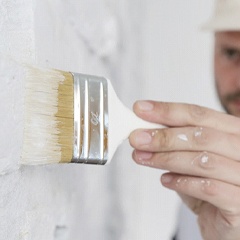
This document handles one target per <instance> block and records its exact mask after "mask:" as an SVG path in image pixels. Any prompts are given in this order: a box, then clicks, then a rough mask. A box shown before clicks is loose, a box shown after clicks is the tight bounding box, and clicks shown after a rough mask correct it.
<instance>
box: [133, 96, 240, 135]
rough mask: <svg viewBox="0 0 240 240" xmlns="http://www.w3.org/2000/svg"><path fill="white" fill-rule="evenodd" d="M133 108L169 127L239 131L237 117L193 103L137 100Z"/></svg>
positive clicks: (152, 120)
mask: <svg viewBox="0 0 240 240" xmlns="http://www.w3.org/2000/svg"><path fill="white" fill-rule="evenodd" d="M133 110H134V112H135V113H136V115H138V116H139V117H141V118H142V119H144V120H146V121H150V122H154V123H160V124H163V125H165V126H169V127H183V126H200V127H209V128H214V129H217V130H221V131H224V132H227V133H233V134H239V133H240V119H239V118H237V117H234V116H231V115H229V114H225V113H222V112H218V111H216V110H212V109H210V108H206V107H202V106H198V105H194V104H186V103H169V102H156V101H137V102H136V103H135V104H134V106H133Z"/></svg>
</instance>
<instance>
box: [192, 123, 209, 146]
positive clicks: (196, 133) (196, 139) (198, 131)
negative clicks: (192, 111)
mask: <svg viewBox="0 0 240 240" xmlns="http://www.w3.org/2000/svg"><path fill="white" fill-rule="evenodd" d="M208 142H209V135H208V132H207V131H205V129H204V128H203V127H196V128H194V130H193V134H192V143H193V144H194V145H196V146H206V145H208Z"/></svg>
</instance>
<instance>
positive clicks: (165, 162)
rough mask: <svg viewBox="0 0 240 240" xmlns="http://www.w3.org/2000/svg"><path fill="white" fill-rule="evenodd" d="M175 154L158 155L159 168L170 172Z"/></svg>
mask: <svg viewBox="0 0 240 240" xmlns="http://www.w3.org/2000/svg"><path fill="white" fill-rule="evenodd" d="M175 159H176V158H175V154H174V153H170V152H165V153H163V154H161V155H159V166H160V167H161V168H162V169H164V170H170V171H171V170H172V169H173V166H174V165H175Z"/></svg>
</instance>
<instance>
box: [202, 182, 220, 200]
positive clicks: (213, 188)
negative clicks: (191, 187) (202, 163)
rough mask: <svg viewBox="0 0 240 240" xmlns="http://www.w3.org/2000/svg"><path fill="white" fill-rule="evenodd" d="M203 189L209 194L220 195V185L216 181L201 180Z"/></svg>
mask: <svg viewBox="0 0 240 240" xmlns="http://www.w3.org/2000/svg"><path fill="white" fill-rule="evenodd" d="M201 191H202V192H203V193H204V194H205V195H207V196H216V195H218V187H217V184H216V183H215V182H213V181H212V180H209V179H202V180H201Z"/></svg>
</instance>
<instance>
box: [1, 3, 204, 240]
mask: <svg viewBox="0 0 240 240" xmlns="http://www.w3.org/2000/svg"><path fill="white" fill-rule="evenodd" d="M174 2H175V1H174ZM193 2H194V3H192V5H191V7H192V8H194V9H196V11H199V8H198V1H193ZM153 3H154V4H153ZM155 4H157V6H156V5H155ZM168 4H170V5H168ZM171 4H173V2H171V1H170V2H169V1H168V2H165V1H154V0H152V1H144V0H132V1H128V0H123V1H114V0H81V1H74V0H69V1H63V0H41V1H38V0H34V1H33V0H20V1H5V0H0V12H1V14H0V31H1V35H0V54H1V57H0V76H1V79H2V78H3V79H4V80H3V81H2V80H1V81H2V83H4V84H2V85H0V99H1V101H0V110H1V111H0V114H1V115H0V117H1V118H0V121H1V125H0V136H1V137H0V144H1V145H0V182H1V184H0V196H1V197H0V239H8V240H16V239H20V240H43V239H46V240H69V239H74V240H75V239H76V240H79V239H84V240H85V239H89V240H92V239H94V240H95V239H98V240H113V239H114V240H125V239H138V240H145V239H151V240H155V239H156V240H157V239H164V240H169V239H170V237H171V235H172V232H173V230H174V224H175V217H176V209H177V204H178V198H177V197H176V195H175V194H174V193H173V192H171V191H168V190H166V189H164V188H163V187H161V185H160V183H159V176H160V174H161V173H162V172H161V171H158V170H153V169H150V168H143V167H140V166H136V164H135V163H134V162H133V161H132V160H131V148H130V147H129V145H128V143H127V142H126V143H125V144H124V145H123V146H122V147H121V148H120V149H119V150H118V152H117V154H116V156H115V158H114V159H113V160H112V162H111V164H110V165H109V166H106V167H99V166H86V165H85V166H83V165H50V166H34V167H29V166H19V165H18V164H17V162H18V159H19V152H20V149H21V136H22V127H21V125H22V119H23V118H22V115H23V106H22V95H23V94H22V92H21V90H20V89H21V79H22V77H21V76H22V75H21V71H20V70H19V69H18V68H17V70H13V69H15V68H13V67H12V65H11V63H9V64H10V65H9V64H3V62H2V61H1V59H2V56H10V57H11V58H15V59H17V60H18V61H20V62H21V61H27V62H35V63H37V64H40V65H42V66H47V67H50V68H60V69H64V70H71V71H79V72H84V73H91V74H97V75H104V76H105V77H108V78H109V79H111V80H112V82H113V86H114V87H115V90H116V92H117V93H118V95H119V96H120V99H121V100H122V101H123V102H124V103H125V104H126V105H127V106H129V107H130V106H131V105H132V103H133V101H134V100H136V99H137V98H152V97H153V98H157V99H159V100H163V99H167V98H169V99H172V95H174V99H179V98H180V97H181V96H178V95H177V94H178V92H177V91H175V92H174V91H173V92H171V91H170V90H166V89H171V87H172V85H171V84H170V85H165V84H166V82H165V80H166V79H168V78H169V79H171V80H172V79H178V77H179V76H180V74H181V73H186V72H184V71H183V69H182V68H181V67H183V66H184V68H185V65H181V66H179V65H178V64H179V61H181V60H182V56H177V57H176V55H174V54H173V53H174V51H173V52H171V55H169V56H168V57H169V58H168V59H167V61H165V60H166V59H165V57H166V56H167V55H163V54H162V53H164V54H167V53H168V52H167V51H166V50H167V49H179V47H181V46H182V43H181V42H178V41H168V42H167V40H166V39H165V40H164V44H163V45H161V47H158V45H157V42H156V41H152V40H154V39H152V37H155V38H156V39H159V38H158V37H159V36H161V34H162V31H163V32H165V31H166V32H165V33H166V34H170V35H171V33H172V32H171V31H172V30H171V31H170V32H168V31H167V28H166V29H165V28H159V32H158V31H156V29H155V28H154V27H153V26H155V27H156V25H155V24H157V22H156V21H157V20H156V19H157V17H165V19H162V20H161V21H166V18H167V17H169V16H171V18H173V19H175V22H176V23H178V17H179V16H181V17H183V18H184V17H185V12H184V11H185V9H186V7H188V5H189V2H186V3H184V2H181V4H180V5H179V6H178V7H179V8H178V9H181V10H182V12H179V15H176V14H175V13H173V10H172V11H170V12H168V11H166V9H168V7H169V6H172V5H171ZM173 9H176V8H173ZM160 10H161V11H162V14H160V16H158V15H159V14H158V11H160ZM204 11H205V8H204ZM204 11H202V12H201V13H199V17H200V15H201V14H202V15H204ZM152 13H154V15H152ZM184 19H185V18H184ZM189 22H190V21H186V22H185V23H184V24H186V26H189V25H188V24H189ZM162 24H163V23H162ZM184 24H182V25H181V26H179V27H180V28H183V26H184V27H185V25H184ZM192 24H193V25H194V27H195V24H196V22H195V21H193V22H192ZM193 25H191V26H192V27H193ZM196 27H197V26H196ZM184 29H185V28H184ZM2 33H3V34H2ZM153 33H154V34H155V35H151V34H153ZM159 34H160V35H159ZM191 34H192V35H191V36H193V32H191ZM156 39H155V40H156ZM197 50H198V52H196V54H197V53H200V52H202V51H201V49H200V48H199V49H197ZM157 52H159V53H160V54H162V55H161V56H159V55H158V54H157ZM172 54H173V55H172ZM163 57H164V58H163ZM170 59H175V61H173V62H171V64H172V65H171V66H172V68H171V69H177V70H179V71H173V72H170V75H165V74H166V73H168V71H169V65H168V64H167V63H169V61H170ZM182 62H184V61H182ZM185 62H186V61H185ZM159 66H160V67H161V71H162V72H161V71H160V72H159V71H158V70H159V69H160V67H159ZM197 69H198V68H197V67H194V68H193V69H191V68H190V70H191V71H190V74H186V75H185V74H184V75H183V76H182V78H185V77H187V81H188V82H190V81H191V80H192V76H193V75H194V74H196V73H197ZM180 70H182V71H180ZM187 73H188V72H187ZM164 76H165V77H164ZM184 80H186V79H184ZM207 86H208V85H207ZM161 89H164V91H162V92H161V94H160V90H161ZM170 93H171V94H172V95H171V94H170ZM164 94H166V95H164ZM175 97H176V98H175ZM184 99H186V98H184ZM6 173H7V174H6ZM1 174H2V175H1Z"/></svg>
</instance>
